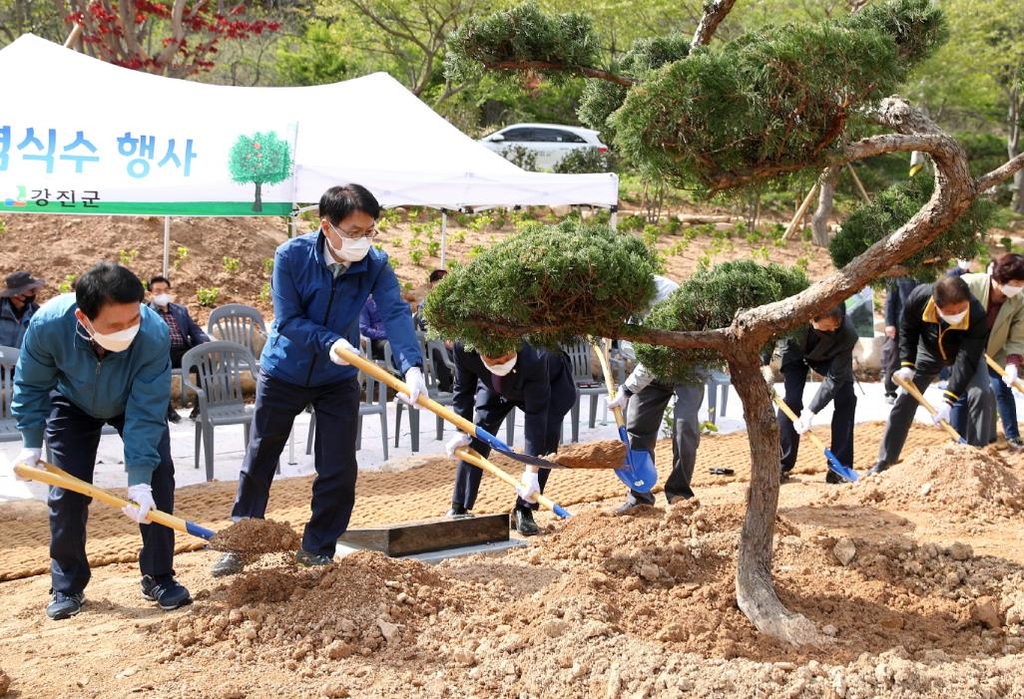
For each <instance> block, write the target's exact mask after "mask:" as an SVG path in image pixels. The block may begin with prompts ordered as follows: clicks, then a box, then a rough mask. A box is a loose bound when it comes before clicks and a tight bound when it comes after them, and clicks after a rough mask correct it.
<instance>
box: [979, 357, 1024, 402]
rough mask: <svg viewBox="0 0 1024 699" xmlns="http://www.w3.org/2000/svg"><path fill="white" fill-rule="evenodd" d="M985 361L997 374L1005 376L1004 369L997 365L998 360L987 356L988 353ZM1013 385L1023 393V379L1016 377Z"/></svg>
mask: <svg viewBox="0 0 1024 699" xmlns="http://www.w3.org/2000/svg"><path fill="white" fill-rule="evenodd" d="M985 361H986V362H987V363H988V365H989V366H990V367H992V369H993V370H995V372H996V373H997V374H999V375H1000V376H1006V369H1004V368H1003V367H1001V366H999V362H997V361H996V360H994V359H992V357H990V356H988V354H986V355H985ZM1013 387H1014V388H1016V389H1017V390H1018V391H1020V392H1021V393H1024V381H1021V380H1020V379H1017V380H1016V381H1014V382H1013Z"/></svg>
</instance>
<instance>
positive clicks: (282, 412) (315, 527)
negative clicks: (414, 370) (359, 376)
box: [231, 370, 359, 556]
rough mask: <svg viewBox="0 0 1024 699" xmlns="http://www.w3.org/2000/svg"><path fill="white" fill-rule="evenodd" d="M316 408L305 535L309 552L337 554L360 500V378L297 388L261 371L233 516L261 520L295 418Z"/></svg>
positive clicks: (232, 511) (304, 542)
mask: <svg viewBox="0 0 1024 699" xmlns="http://www.w3.org/2000/svg"><path fill="white" fill-rule="evenodd" d="M307 405H312V406H313V409H314V410H315V411H316V423H317V424H316V437H315V439H314V442H313V453H314V466H315V468H316V479H315V480H314V481H313V499H312V502H311V504H310V509H311V510H312V515H311V516H310V519H309V522H307V523H306V528H305V531H304V533H303V535H302V548H303V549H305V550H306V551H308V552H309V553H313V554H317V555H327V556H333V555H334V550H335V546H336V545H337V542H338V537H339V536H341V535H342V534H344V533H345V530H346V529H347V528H348V522H349V519H350V518H351V517H352V507H353V506H354V505H355V500H356V476H357V475H358V468H359V467H358V465H357V463H356V435H357V432H358V427H359V382H358V381H357V380H356V377H352V378H351V379H350V380H348V381H343V382H341V383H336V384H330V385H327V386H315V387H306V386H297V385H295V384H291V383H288V382H287V381H281V380H280V379H275V378H274V377H272V376H270V375H269V374H267V373H266V372H265V371H262V370H261V371H260V376H259V380H258V381H257V383H256V407H255V412H254V413H253V416H252V423H251V427H250V430H249V444H248V447H247V448H246V451H245V459H244V460H243V461H242V470H241V473H239V476H238V492H237V494H236V495H235V504H234V507H233V508H232V510H231V517H232V518H233V519H234V520H235V521H238V520H239V519H243V518H246V517H253V518H260V519H261V518H263V516H264V514H265V513H266V511H267V501H268V500H269V499H270V484H271V482H272V481H273V480H274V472H275V470H276V469H277V462H278V459H279V458H280V457H281V452H282V451H283V450H284V446H285V444H286V443H287V442H288V435H289V434H290V433H291V430H292V424H293V423H294V422H295V416H296V415H298V414H299V413H300V412H302V411H303V410H305V409H306V406H307Z"/></svg>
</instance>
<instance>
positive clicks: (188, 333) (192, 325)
mask: <svg viewBox="0 0 1024 699" xmlns="http://www.w3.org/2000/svg"><path fill="white" fill-rule="evenodd" d="M149 307H150V308H152V309H153V310H154V311H156V312H157V314H158V315H159V313H160V309H159V308H157V305H156V304H155V303H153V302H152V301H150V303H149ZM167 309H168V310H169V311H170V312H171V315H172V316H174V320H175V322H176V323H177V324H178V329H179V330H181V335H182V337H184V338H185V349H192V348H193V347H195V346H196V345H201V344H203V343H204V342H209V341H210V336H209V335H207V334H206V333H205V332H203V329H202V328H200V327H199V325H198V324H197V323H196V322H195V321H194V320H192V316H190V315H189V314H188V309H187V308H185V307H184V306H182V305H179V304H177V303H169V304H167Z"/></svg>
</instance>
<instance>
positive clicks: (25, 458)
mask: <svg viewBox="0 0 1024 699" xmlns="http://www.w3.org/2000/svg"><path fill="white" fill-rule="evenodd" d="M41 458H43V450H42V449H22V450H21V451H19V452H18V455H17V456H16V457H14V461H12V462H11V471H12V472H13V473H14V478H15V479H16V480H19V481H27V480H29V479H28V478H22V477H21V476H19V475H18V473H17V471H14V464H25V465H26V466H31V467H32V468H38V466H39V460H40V459H41Z"/></svg>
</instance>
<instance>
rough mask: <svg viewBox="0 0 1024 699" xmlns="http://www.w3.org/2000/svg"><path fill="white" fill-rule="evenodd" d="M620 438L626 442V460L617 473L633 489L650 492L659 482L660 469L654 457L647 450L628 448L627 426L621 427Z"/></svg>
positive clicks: (639, 491) (616, 470)
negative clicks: (655, 463) (657, 467)
mask: <svg viewBox="0 0 1024 699" xmlns="http://www.w3.org/2000/svg"><path fill="white" fill-rule="evenodd" d="M619 438H620V439H621V440H622V441H623V442H624V443H625V444H626V446H627V451H626V461H625V462H623V464H622V466H620V467H619V468H617V469H615V475H616V476H618V478H619V480H620V481H622V482H623V483H625V484H626V485H627V486H628V487H629V488H630V489H631V490H635V491H637V492H638V493H647V492H650V490H651V488H653V487H654V484H655V483H657V482H658V469H656V468H655V467H654V459H653V458H651V455H650V454H649V453H648V452H646V451H641V450H637V449H628V447H629V437H628V435H627V434H626V428H625V427H620V428H619Z"/></svg>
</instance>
